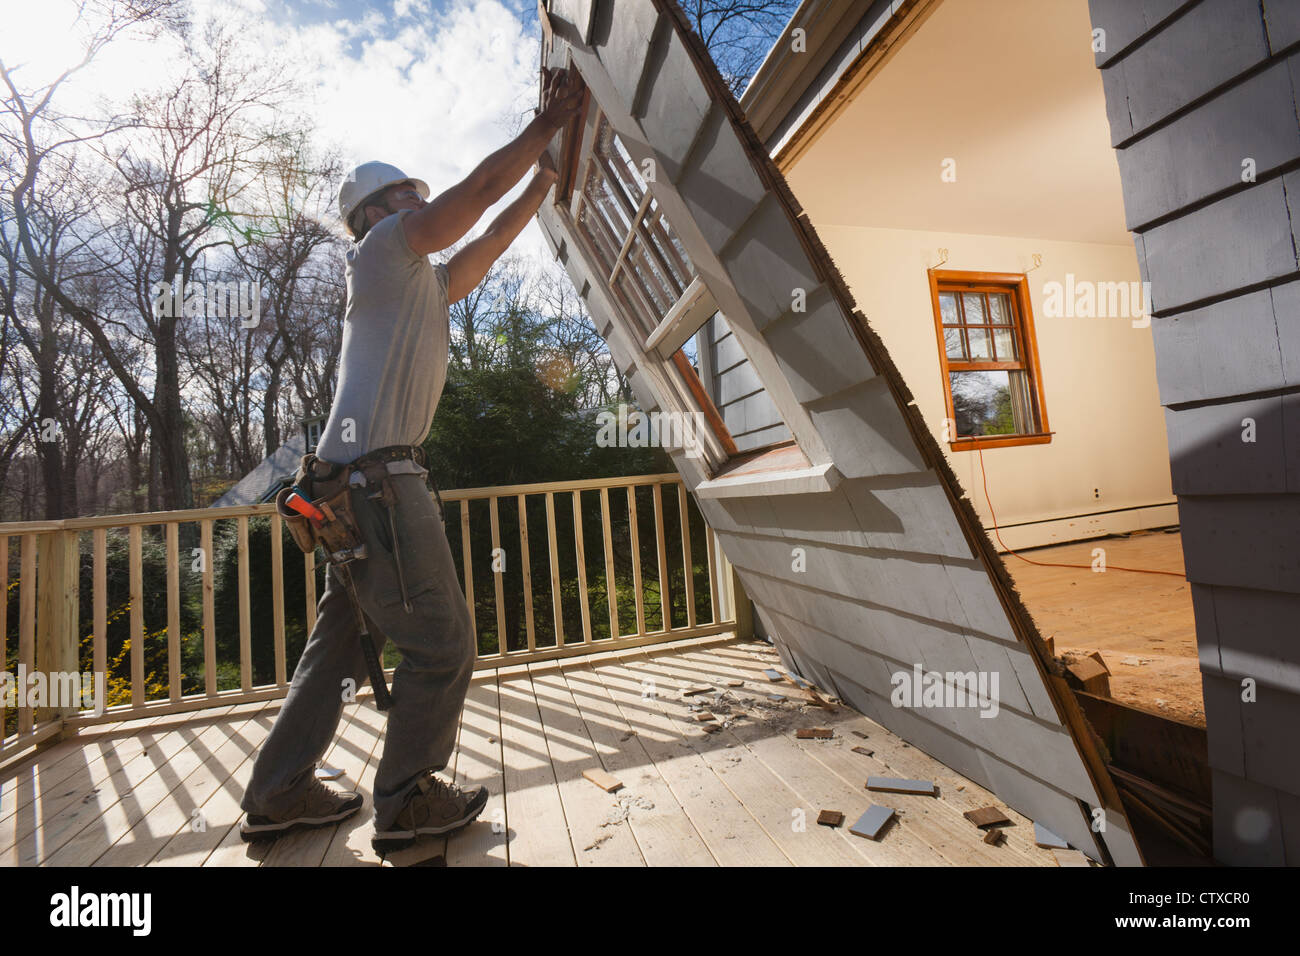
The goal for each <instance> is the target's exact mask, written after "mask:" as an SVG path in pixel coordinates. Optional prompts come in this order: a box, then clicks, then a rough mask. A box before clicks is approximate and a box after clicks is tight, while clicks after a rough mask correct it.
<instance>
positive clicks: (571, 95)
mask: <svg viewBox="0 0 1300 956" xmlns="http://www.w3.org/2000/svg"><path fill="white" fill-rule="evenodd" d="M581 102H582V91H581V88H580V86H579V84H578V80H577V78H576V77H575V76H573V75H572V74H571V73H569V72H568V71H565V70H555V71H553V72H550V73H549V74H548V75H547V77H546V84H545V86H544V88H543V93H542V108H541V111H540V112H539V113H538V114H537V116H535V117H534V118H533V120H532V122H530V123H529V124H528V125H527V126H526V127H525V128H524V131H523V132H522V133H520V134H519V135H518V136H517V137H515V139H514V140H513V141H512V142H510V143H508V144H507V145H505V146H503V147H501V148H500V149H498V150H497V151H496V152H494V153H492V154H491V155H490V156H488V157H487V159H485V160H483V162H481V163H479V164H478V166H477V167H476V168H475V169H474V171H473V172H472V173H470V174H469V175H468V176H466V177H465V179H464V180H462V181H461V182H459V183H457V184H456V185H455V186H453V187H451V188H450V189H448V190H447V191H446V192H444V193H442V194H440V195H439V196H438V197H437V198H435V199H434V200H433V201H432V202H430V203H429V204H428V205H426V206H424V207H422V208H420V209H417V210H415V211H414V212H412V213H411V214H410V215H408V216H407V217H406V218H405V220H404V221H403V227H404V229H405V232H406V242H407V245H409V246H410V247H411V250H412V251H413V252H415V253H416V254H417V255H421V256H427V255H429V254H431V253H434V252H438V251H440V250H442V249H446V248H447V247H448V246H450V245H452V244H453V243H454V242H456V241H457V240H458V239H460V238H461V237H462V236H463V235H465V233H467V232H469V230H470V227H471V226H473V225H474V223H476V222H478V220H479V218H480V217H481V216H482V215H483V213H484V211H485V210H487V209H488V208H489V207H490V206H492V205H493V203H495V202H496V201H497V200H498V199H500V198H501V197H502V196H504V195H505V194H506V193H507V192H509V191H510V188H511V187H512V186H514V184H515V183H517V182H518V181H519V178H520V177H521V176H523V175H524V173H526V172H527V171H528V168H529V167H530V166H532V165H533V163H534V162H536V161H537V158H538V156H539V155H540V154H541V152H542V151H543V150H544V149H546V146H547V144H548V143H549V142H550V141H551V138H552V137H553V136H554V135H555V131H556V130H557V129H559V128H560V127H561V126H563V125H564V124H565V123H566V122H568V120H569V118H570V117H571V116H572V115H573V113H574V111H575V110H577V109H578V106H579V105H580V104H581ZM538 204H539V205H540V199H539V201H538ZM498 221H499V220H498ZM493 225H494V226H495V225H496V223H493ZM520 228H522V225H521V227H520ZM507 245H508V243H507ZM475 284H477V282H476V283H475ZM470 288H473V285H471V286H470Z"/></svg>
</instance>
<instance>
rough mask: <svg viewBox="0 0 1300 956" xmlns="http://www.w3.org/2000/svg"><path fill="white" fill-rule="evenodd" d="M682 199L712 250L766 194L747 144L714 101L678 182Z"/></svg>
mask: <svg viewBox="0 0 1300 956" xmlns="http://www.w3.org/2000/svg"><path fill="white" fill-rule="evenodd" d="M677 188H678V190H679V191H680V192H681V196H682V200H683V201H684V202H685V203H686V207H687V208H688V209H689V210H690V211H691V215H692V217H693V218H694V219H695V222H696V224H697V225H698V226H699V228H700V232H701V233H703V234H704V238H705V241H706V242H707V243H708V246H709V248H710V249H712V250H713V252H714V253H715V254H716V253H718V252H721V251H722V247H723V246H724V245H726V243H727V240H728V239H730V238H731V237H732V236H733V235H734V234H735V233H736V231H737V230H738V229H740V227H741V226H742V225H744V223H745V220H746V219H748V218H749V216H750V214H751V213H752V212H753V211H754V208H755V207H756V206H757V205H758V204H759V203H760V202H761V201H762V199H763V197H764V196H766V195H767V190H766V189H764V188H763V183H762V181H761V180H760V179H759V178H758V174H757V173H756V172H754V168H753V166H752V165H751V164H750V162H749V157H748V156H746V155H745V149H744V147H743V146H742V145H741V143H740V138H739V137H738V136H736V133H735V130H733V129H732V128H731V123H730V122H729V121H728V120H727V115H726V111H725V110H723V108H722V107H721V106H719V105H717V104H716V103H715V104H714V105H713V108H712V109H711V110H710V111H709V115H708V117H707V118H706V120H705V122H704V124H703V127H702V128H701V130H700V133H699V137H698V139H697V140H696V142H695V146H694V148H693V150H692V151H691V156H690V163H689V165H688V166H687V168H686V171H685V172H684V173H682V175H681V177H680V178H679V179H678V181H677Z"/></svg>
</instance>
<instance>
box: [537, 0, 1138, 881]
mask: <svg viewBox="0 0 1300 956" xmlns="http://www.w3.org/2000/svg"><path fill="white" fill-rule="evenodd" d="M894 6H895V4H893V3H891V4H889V7H890V12H891V13H892V12H893V8H894ZM883 7H884V5H881V9H882V10H883ZM571 33H572V31H569V32H568V33H565V34H563V35H562V33H561V31H559V30H558V29H557V32H556V36H557V37H558V38H559V39H557V42H556V46H557V50H556V51H553V52H552V56H551V60H552V61H555V60H556V58H557V56H561V57H562V56H567V55H569V54H570V53H571V54H572V57H573V60H574V62H575V64H576V65H577V66H578V68H579V69H580V70H582V72H583V76H584V78H585V79H586V81H587V84H588V87H589V89H590V90H591V92H592V95H593V97H595V99H596V100H597V102H598V103H599V105H600V106H601V107H602V108H604V109H605V112H606V114H607V116H608V117H609V120H610V122H611V124H613V126H614V128H615V130H616V131H617V133H618V134H619V136H620V138H622V139H623V140H624V144H625V146H626V147H627V149H628V152H629V153H630V154H631V155H632V157H633V159H634V160H636V161H639V160H640V159H641V158H642V157H645V156H651V157H654V158H656V159H657V160H658V161H659V175H658V177H657V178H656V180H655V181H654V182H653V183H652V184H651V192H652V193H653V194H654V196H655V198H656V199H657V200H658V201H659V203H660V205H661V208H662V209H663V210H664V212H665V215H666V217H667V218H668V220H669V222H671V223H672V225H673V228H674V230H675V231H676V232H677V233H678V235H679V236H680V237H681V240H682V242H683V244H684V245H685V246H686V248H687V250H688V252H689V253H690V254H691V256H692V260H693V262H694V263H695V265H696V267H697V269H698V271H699V275H700V278H701V279H702V280H703V281H704V283H705V284H706V286H707V287H708V288H709V291H710V292H711V293H712V294H713V296H714V299H715V301H716V302H717V303H718V307H719V309H720V310H721V312H722V313H723V314H724V315H726V316H727V317H728V322H729V324H730V326H731V329H732V334H731V335H730V336H726V335H722V334H718V335H717V344H718V346H719V349H718V352H719V354H718V355H716V356H713V355H710V356H709V358H712V359H714V360H715V361H714V364H715V366H716V371H717V372H718V374H719V376H720V379H719V380H718V381H716V382H714V381H713V375H712V372H708V374H707V375H706V376H705V381H706V383H708V384H710V385H712V386H713V387H714V388H715V391H716V394H717V396H718V398H719V399H721V400H722V401H721V407H720V411H721V412H722V414H723V415H724V418H727V416H729V415H734V416H737V417H735V418H727V423H728V425H732V424H733V422H734V423H735V429H734V430H735V431H736V432H738V433H739V435H740V437H741V438H744V437H746V436H748V437H751V438H754V439H756V440H757V439H762V438H764V437H765V436H768V435H770V434H772V433H773V432H778V431H780V430H782V429H785V428H786V426H787V425H789V426H790V428H791V430H792V431H793V432H794V433H795V434H796V435H797V436H798V437H799V440H800V445H801V448H802V450H803V451H804V452H805V453H806V454H807V456H808V458H809V460H810V461H812V462H813V463H814V464H816V465H819V466H827V465H829V466H833V468H834V471H833V472H832V473H831V474H832V476H833V478H832V480H833V481H836V482H838V484H833V483H832V484H831V485H830V488H831V490H828V491H825V492H818V493H805V494H802V495H775V496H770V497H745V498H737V499H730V500H729V499H726V498H715V497H709V498H704V499H701V500H700V502H699V504H700V507H701V510H702V511H703V513H704V515H705V518H706V520H708V521H709V523H710V525H711V526H712V527H713V528H714V529H715V531H716V533H717V535H718V541H719V544H720V546H721V548H722V550H723V551H724V552H725V554H726V555H727V557H728V558H729V559H730V560H731V562H732V564H733V565H734V567H735V569H736V572H737V574H738V576H739V579H740V581H741V582H742V583H743V584H744V586H745V588H746V589H747V591H748V592H749V594H750V596H751V597H752V598H753V600H754V601H755V604H756V606H757V608H758V613H757V618H758V620H759V622H760V623H761V624H762V625H763V626H765V627H766V628H768V629H769V631H770V632H771V634H772V638H773V640H774V643H775V645H776V647H777V648H778V650H779V652H780V654H781V656H782V660H783V661H785V662H786V663H787V666H790V667H791V668H792V672H794V673H798V674H802V675H804V676H809V677H812V678H814V679H817V680H818V681H819V682H821V683H823V684H828V685H829V688H830V689H832V690H833V691H834V692H836V693H838V694H840V695H841V696H843V697H844V699H845V700H846V701H848V702H849V703H850V704H852V705H853V706H855V707H858V708H859V709H862V710H863V712H864V713H867V714H868V715H870V716H874V717H875V718H876V719H878V720H880V721H881V722H882V723H883V724H885V726H887V727H890V728H891V729H892V730H895V731H896V732H899V733H901V734H902V735H903V736H904V738H905V739H907V740H908V741H909V742H910V743H911V744H913V745H914V746H916V747H918V748H919V749H922V750H924V751H925V752H927V753H930V754H932V755H933V756H935V757H936V758H937V759H939V760H942V761H943V762H944V763H945V764H947V765H948V766H950V767H952V768H953V769H955V770H957V771H958V772H961V773H970V774H973V775H974V776H975V779H977V780H980V782H982V783H985V784H986V785H989V786H991V787H992V788H993V789H994V790H995V792H998V794H999V796H1000V797H1001V798H1002V799H1005V800H1007V801H1008V802H1009V803H1010V804H1011V805H1012V806H1014V807H1016V809H1018V810H1020V811H1021V812H1023V813H1025V814H1026V815H1029V816H1031V817H1033V818H1034V819H1038V820H1042V821H1044V822H1045V823H1046V824H1047V825H1048V826H1050V827H1052V828H1053V829H1054V830H1056V831H1058V832H1061V833H1062V834H1066V835H1069V836H1071V837H1072V839H1071V842H1072V843H1074V844H1075V845H1076V846H1078V847H1079V848H1080V849H1083V850H1084V851H1085V852H1088V853H1090V854H1092V855H1093V856H1095V857H1097V858H1104V857H1105V856H1106V853H1107V852H1110V853H1111V854H1112V856H1113V858H1114V859H1115V860H1116V861H1117V862H1140V859H1139V858H1138V855H1137V851H1136V848H1135V846H1134V845H1133V844H1132V842H1131V837H1130V836H1127V835H1126V834H1125V831H1124V830H1123V828H1119V831H1118V832H1117V833H1116V835H1115V839H1116V840H1117V841H1119V843H1120V844H1122V845H1118V846H1116V847H1114V848H1111V849H1110V850H1109V851H1107V850H1106V849H1103V847H1102V846H1101V845H1100V844H1099V842H1097V841H1096V840H1095V839H1094V838H1093V836H1092V835H1091V834H1090V833H1089V831H1088V829H1087V821H1086V818H1085V815H1084V813H1083V811H1082V810H1081V809H1080V802H1081V801H1082V802H1083V803H1084V804H1087V805H1089V806H1092V805H1097V804H1099V803H1100V802H1102V801H1103V799H1104V800H1105V801H1106V802H1107V803H1108V805H1111V806H1113V807H1115V808H1116V810H1115V812H1116V813H1122V808H1120V807H1119V804H1118V798H1117V797H1116V795H1115V791H1114V788H1113V785H1112V784H1111V782H1110V780H1109V777H1108V776H1107V775H1106V773H1105V770H1104V766H1103V765H1102V764H1101V762H1100V759H1099V757H1098V756H1097V752H1096V749H1095V747H1094V745H1093V743H1092V741H1091V739H1090V738H1088V737H1087V735H1086V734H1083V733H1080V732H1079V731H1078V728H1079V727H1081V726H1082V724H1081V723H1080V724H1072V725H1071V727H1073V728H1074V730H1067V729H1066V725H1065V724H1063V723H1062V714H1065V715H1067V716H1073V715H1075V713H1076V712H1075V711H1071V710H1069V708H1070V707H1075V708H1076V711H1077V705H1075V704H1074V702H1073V700H1072V699H1070V698H1068V697H1066V696H1064V695H1062V696H1060V697H1058V696H1056V695H1058V694H1060V688H1059V687H1058V686H1057V685H1055V684H1049V683H1047V682H1046V681H1045V679H1044V676H1043V673H1042V672H1041V670H1040V669H1039V665H1038V664H1037V663H1036V662H1035V658H1036V656H1037V655H1041V654H1042V653H1043V648H1042V645H1041V641H1040V640H1039V639H1038V638H1037V634H1036V631H1035V630H1034V627H1033V624H1032V622H1031V621H1030V620H1029V618H1028V615H1027V614H1026V613H1025V612H1024V610H1023V609H1022V608H1021V607H1020V606H1019V604H1018V603H1017V602H1016V601H1015V600H1014V597H1013V596H1011V594H1010V592H1009V590H1008V589H1009V584H1008V582H1007V581H1006V579H1005V571H1004V570H1003V569H1002V568H1001V566H1000V564H999V563H998V559H997V557H996V555H995V554H994V553H993V552H992V550H991V548H990V547H989V546H988V543H987V541H986V540H985V539H983V538H982V537H977V536H978V535H980V534H981V532H980V531H979V528H978V523H977V519H976V517H975V516H974V514H973V512H971V511H970V510H969V506H968V504H967V503H966V502H964V501H962V500H961V497H962V492H961V489H960V487H959V486H958V485H957V483H956V479H955V476H953V475H952V473H951V471H950V470H949V469H947V467H946V464H945V463H944V462H943V459H942V455H941V453H940V452H939V451H938V449H937V446H936V445H935V443H934V440H933V438H932V437H931V436H930V434H929V433H928V432H927V431H926V430H925V428H924V425H923V424H922V423H921V422H920V419H919V415H917V414H916V412H915V409H914V408H913V407H910V406H907V404H906V403H907V402H908V401H909V398H908V392H907V388H906V385H905V384H904V383H903V382H902V380H901V378H900V377H899V374H898V372H897V369H896V368H894V366H893V364H892V362H890V360H889V358H888V354H887V353H886V352H885V350H884V346H883V344H882V343H880V341H879V339H878V338H876V337H875V336H874V333H872V332H871V330H870V329H869V327H867V325H866V322H865V319H863V318H862V317H861V316H860V315H859V314H857V313H855V312H854V310H853V299H852V297H851V295H850V294H849V292H848V289H847V286H846V285H845V284H844V282H843V280H842V278H840V277H839V275H838V274H837V273H836V272H835V269H834V266H833V264H832V263H831V262H830V260H829V257H828V256H827V255H826V253H825V249H824V248H823V247H822V245H821V244H820V242H819V241H818V240H817V237H816V234H815V232H814V231H813V229H812V227H811V226H810V225H809V224H808V223H807V221H806V219H804V218H803V217H802V216H801V215H800V213H799V209H798V205H797V203H796V202H795V200H794V198H793V196H792V195H791V194H790V193H789V190H788V187H786V186H785V184H784V181H783V180H782V179H781V177H780V174H779V172H777V171H776V168H775V166H774V165H773V164H772V163H771V161H770V159H769V158H768V157H767V156H766V155H765V154H764V151H763V150H762V147H761V146H760V144H758V142H757V139H756V137H755V136H754V134H753V131H752V130H751V129H749V127H748V125H747V124H746V123H745V122H744V121H743V118H742V117H741V115H740V114H739V112H738V111H737V109H736V105H735V103H734V101H733V100H732V99H731V98H730V96H729V94H727V93H726V92H725V90H724V89H723V87H722V84H721V80H720V78H719V77H718V76H717V73H716V70H715V69H714V68H713V66H712V64H711V63H710V62H709V61H708V60H707V57H706V55H705V54H704V53H703V51H702V48H701V47H700V46H699V43H698V40H696V39H695V38H693V37H692V36H691V35H690V34H689V32H688V30H687V27H686V25H685V22H684V20H683V19H682V14H681V11H680V10H679V9H678V8H677V7H675V6H671V5H667V4H663V3H661V0H640V2H639V5H638V3H637V2H636V0H618V2H616V3H611V4H604V3H598V4H597V9H596V19H595V27H594V29H593V32H592V40H591V46H590V48H587V47H584V46H574V47H571V48H566V47H565V42H566V41H565V40H564V38H563V37H564V36H567V35H570V34H571ZM846 56H847V54H846ZM615 73H617V76H615V75H613V74H615ZM696 84H699V86H698V88H697V85H696ZM701 90H703V91H704V92H705V93H706V95H705V96H704V97H703V98H702V97H701V96H700V95H699V94H700V91H701ZM561 212H563V210H561ZM555 223H556V236H555V238H556V239H559V240H564V241H566V242H567V244H568V249H569V251H570V256H569V262H566V268H569V271H570V275H581V274H583V271H584V270H585V272H586V273H587V274H589V275H591V274H595V273H594V272H592V270H591V269H590V266H589V264H588V265H584V268H583V269H578V268H576V267H574V266H576V265H577V264H578V263H579V262H582V263H585V262H586V252H585V248H584V247H583V246H582V245H581V244H577V243H575V242H574V241H573V237H572V229H571V228H570V226H569V224H568V220H567V219H566V218H565V217H564V216H563V215H560V216H557V217H556V218H555ZM571 263H572V264H573V266H571V265H570V264H571ZM592 286H593V288H592V290H591V294H590V298H589V301H591V302H593V303H596V306H594V307H593V314H595V313H596V312H597V311H598V310H599V309H603V311H604V312H605V315H604V316H600V315H597V316H596V321H597V323H598V327H600V326H601V325H603V324H604V323H605V321H606V319H609V320H612V323H611V324H609V325H608V331H609V332H610V333H611V334H612V335H617V334H618V333H619V332H621V333H622V334H623V335H625V336H626V342H625V343H624V345H621V346H620V349H619V352H620V353H622V354H623V355H625V356H627V357H628V358H629V360H630V361H631V362H632V365H633V369H632V374H631V376H630V381H631V383H632V387H633V389H634V391H635V393H636V394H637V396H638V399H639V400H640V401H641V402H642V404H643V406H645V407H647V408H650V407H654V406H655V405H656V404H663V405H664V406H665V407H672V406H673V405H674V404H675V400H674V399H670V398H669V397H668V395H669V391H668V389H669V387H670V384H671V383H670V381H669V380H668V379H666V378H665V377H664V376H663V374H662V369H661V368H660V363H659V362H658V359H657V358H656V357H655V356H653V355H650V354H647V353H645V352H644V351H643V349H642V348H641V342H640V337H639V335H637V334H636V333H635V332H634V331H633V324H632V321H631V318H630V317H629V316H624V315H620V314H617V313H618V308H617V306H616V304H615V303H614V302H613V300H612V298H611V297H610V296H609V295H608V294H607V293H606V292H604V291H603V290H602V289H601V288H600V283H597V282H595V281H594V280H593V281H592ZM801 295H802V296H806V300H807V303H808V312H807V313H793V311H792V307H793V305H794V303H795V300H796V297H799V296H801ZM597 307H598V308H597ZM611 313H612V314H611ZM769 329H770V334H769ZM738 343H743V346H744V347H743V350H734V351H731V350H733V349H734V346H735V345H736V344H738ZM729 351H731V354H728V353H729ZM742 351H743V352H744V353H745V354H744V358H743V359H742V357H741V354H740V353H741V352H742ZM819 363H820V366H821V367H820V368H819V367H818V364H819ZM706 364H708V363H707V362H706V361H704V352H703V351H702V361H701V366H702V368H703V367H704V366H705V365H706ZM706 371H707V370H706ZM778 408H779V409H780V410H781V411H784V412H785V413H786V414H787V415H789V416H790V421H789V422H782V421H781V416H780V415H779V414H774V412H775V411H776V410H777V409H778ZM673 460H674V463H675V464H676V465H677V467H678V468H679V470H681V471H682V474H683V477H684V479H685V480H686V483H687V487H688V488H694V487H696V486H697V484H698V482H699V481H700V480H702V479H703V478H707V477H711V475H710V474H707V473H705V471H704V469H703V467H702V466H701V464H700V462H698V461H691V460H688V459H687V458H686V457H685V456H684V455H683V454H681V453H680V452H675V453H674V454H673ZM718 487H725V483H716V484H715V486H714V490H717V488H718ZM795 548H800V549H802V550H803V560H804V561H805V562H806V564H805V566H804V569H803V570H802V571H800V570H796V569H795V565H794V554H793V553H792V552H793V550H794V549H795ZM997 575H1001V576H997ZM995 576H997V577H995ZM995 582H996V583H995ZM1000 595H1001V597H1000ZM1004 600H1005V603H1004ZM918 664H919V665H921V666H922V667H923V668H924V669H925V670H926V671H931V672H933V671H937V672H940V673H943V674H948V673H962V674H964V673H970V672H979V671H981V670H987V669H996V673H997V675H998V679H999V691H1000V703H999V707H1000V710H999V713H998V716H996V717H993V718H989V717H981V716H980V711H979V709H978V708H956V707H954V708H946V707H940V708H920V709H908V708H896V707H893V706H891V705H890V704H889V694H890V691H891V690H892V683H891V677H892V676H893V675H894V674H895V673H899V672H905V673H907V674H910V673H911V671H912V668H913V667H914V666H916V665H918ZM951 679H952V680H956V678H951ZM882 695H883V696H882ZM1076 733H1077V734H1078V736H1075V734H1076ZM990 767H997V768H1001V769H999V770H998V771H997V774H998V779H999V780H1001V781H1002V782H1003V783H1005V784H1006V786H1007V787H1008V792H1007V793H1003V792H1002V791H1001V790H1000V789H999V788H998V782H997V781H995V780H993V779H992V777H991V773H992V771H991V770H990ZM1088 768H1093V772H1095V773H1096V776H1095V777H1094V776H1093V773H1090V771H1089V769H1088ZM1103 795H1104V797H1103Z"/></svg>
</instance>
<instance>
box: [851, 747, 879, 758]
mask: <svg viewBox="0 0 1300 956" xmlns="http://www.w3.org/2000/svg"><path fill="white" fill-rule="evenodd" d="M853 752H854V753H855V754H862V756H864V757H874V756H875V755H876V752H875V751H874V750H868V749H867V748H866V747H854V748H853Z"/></svg>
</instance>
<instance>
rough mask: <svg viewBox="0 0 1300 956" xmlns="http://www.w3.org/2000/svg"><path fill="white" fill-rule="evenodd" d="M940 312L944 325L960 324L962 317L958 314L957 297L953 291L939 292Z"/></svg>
mask: <svg viewBox="0 0 1300 956" xmlns="http://www.w3.org/2000/svg"><path fill="white" fill-rule="evenodd" d="M939 313H940V315H942V316H943V324H944V325H958V324H960V322H961V318H960V317H959V316H958V315H957V297H956V296H955V295H953V294H952V293H951V292H940V293H939Z"/></svg>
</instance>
